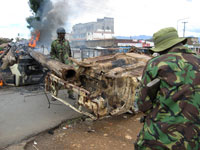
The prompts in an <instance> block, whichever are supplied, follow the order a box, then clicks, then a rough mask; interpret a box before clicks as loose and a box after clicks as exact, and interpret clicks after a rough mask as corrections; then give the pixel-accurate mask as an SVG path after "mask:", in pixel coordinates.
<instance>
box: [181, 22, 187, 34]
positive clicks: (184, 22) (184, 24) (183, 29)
mask: <svg viewBox="0 0 200 150" xmlns="http://www.w3.org/2000/svg"><path fill="white" fill-rule="evenodd" d="M182 23H183V37H185V24H186V23H188V22H185V21H184V22H182Z"/></svg>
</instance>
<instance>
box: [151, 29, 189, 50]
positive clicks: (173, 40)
mask: <svg viewBox="0 0 200 150" xmlns="http://www.w3.org/2000/svg"><path fill="white" fill-rule="evenodd" d="M186 41H187V39H186V38H180V37H178V33H177V30H176V29H175V28H173V27H168V28H163V29H161V30H159V31H158V32H156V33H154V34H153V42H154V47H153V48H151V50H152V51H154V52H161V51H164V50H167V49H168V48H170V47H172V46H174V45H176V44H178V43H185V42H186Z"/></svg>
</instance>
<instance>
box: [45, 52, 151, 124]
mask: <svg viewBox="0 0 200 150" xmlns="http://www.w3.org/2000/svg"><path fill="white" fill-rule="evenodd" d="M149 59H150V57H149V56H147V55H142V54H137V53H117V54H114V55H108V56H98V57H93V58H88V59H85V60H83V61H77V60H75V59H72V61H73V62H74V64H75V66H76V67H74V66H68V68H66V69H61V70H62V71H61V72H63V74H62V75H59V74H57V73H56V72H54V71H52V72H51V73H48V75H47V76H46V80H45V89H46V91H48V92H51V94H52V97H54V98H55V99H57V100H59V101H61V102H62V103H64V104H66V105H67V106H69V107H71V108H72V109H74V110H75V111H77V112H79V113H82V114H84V115H87V116H89V117H91V118H92V119H94V120H96V119H99V118H104V117H106V116H113V115H120V114H122V113H125V112H128V111H134V110H133V105H134V97H135V92H136V88H137V86H138V84H139V79H140V77H141V75H142V71H143V69H144V66H145V64H146V62H147V61H148V60H149ZM59 86H62V89H63V88H65V89H71V90H73V91H74V92H75V93H77V94H78V100H77V104H78V105H77V106H76V107H75V106H73V105H70V104H69V103H67V102H66V101H65V100H64V99H61V98H59V97H57V96H56V95H57V92H58V91H59V89H60V88H59ZM83 108H84V109H83ZM85 108H87V110H88V111H85Z"/></svg>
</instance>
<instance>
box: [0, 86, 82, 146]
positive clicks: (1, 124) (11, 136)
mask: <svg viewBox="0 0 200 150" xmlns="http://www.w3.org/2000/svg"><path fill="white" fill-rule="evenodd" d="M43 87H44V86H43V85H39V86H38V85H37V86H24V87H9V88H7V87H6V88H0V149H2V148H4V147H7V146H9V145H12V144H16V143H19V142H20V141H22V140H25V139H27V138H30V137H32V136H34V135H37V134H38V133H41V132H42V131H46V130H48V129H51V128H54V127H56V126H58V125H59V124H60V123H62V122H64V121H66V120H68V119H72V118H76V117H79V116H81V115H80V114H78V113H76V112H75V111H73V110H71V109H70V108H68V107H67V106H65V105H62V104H61V103H59V102H58V101H55V102H52V103H53V104H51V105H50V108H48V106H49V105H48V101H47V98H46V96H45V94H44V89H43ZM66 93H67V92H63V91H62V92H61V93H60V95H61V97H63V98H65V99H67V94H66ZM47 96H48V97H49V98H50V99H51V97H50V95H47ZM68 101H69V102H70V103H73V102H74V101H73V100H68Z"/></svg>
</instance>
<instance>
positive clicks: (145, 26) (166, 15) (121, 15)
mask: <svg viewBox="0 0 200 150" xmlns="http://www.w3.org/2000/svg"><path fill="white" fill-rule="evenodd" d="M52 1H56V0H52ZM66 1H69V3H70V7H71V8H70V10H71V11H70V14H67V15H68V20H66V22H67V25H66V27H65V28H66V29H67V31H68V32H70V31H71V27H72V26H73V25H74V24H76V23H86V22H93V21H96V19H97V18H103V17H113V18H114V26H115V35H116V36H117V35H120V36H135V35H149V36H152V35H153V33H154V32H156V31H157V30H159V29H161V28H164V27H169V26H172V27H175V28H176V29H177V28H178V32H179V36H183V22H187V23H186V24H185V27H186V28H185V36H195V37H200V19H199V13H200V12H199V7H200V0H102V1H99V0H66ZM81 4H82V5H81ZM30 15H31V11H30V8H29V6H28V0H1V5H0V18H1V22H0V37H8V38H10V37H13V38H14V37H16V36H17V35H18V33H19V34H20V36H22V37H25V38H28V37H29V33H30V31H29V29H27V27H26V26H27V23H26V20H25V19H26V17H28V16H30Z"/></svg>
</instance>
